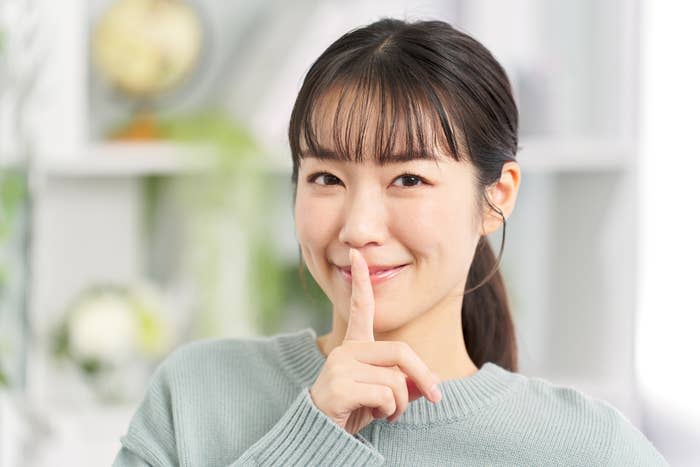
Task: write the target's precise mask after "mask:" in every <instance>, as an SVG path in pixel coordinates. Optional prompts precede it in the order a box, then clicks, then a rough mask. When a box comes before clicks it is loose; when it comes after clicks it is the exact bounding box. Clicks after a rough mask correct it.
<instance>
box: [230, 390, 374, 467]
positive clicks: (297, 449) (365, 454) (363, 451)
mask: <svg viewBox="0 0 700 467" xmlns="http://www.w3.org/2000/svg"><path fill="white" fill-rule="evenodd" d="M382 464H384V456H383V455H382V454H381V453H380V452H379V451H377V450H376V449H375V448H374V446H372V444H371V443H370V442H369V441H367V440H366V439H365V438H364V437H363V436H362V435H360V434H359V433H358V434H356V435H354V436H353V435H351V434H350V433H348V432H347V431H345V430H344V429H342V428H341V427H339V426H338V425H337V424H336V423H335V422H333V420H331V419H330V418H329V417H328V416H327V415H326V414H324V413H323V412H321V411H320V410H319V409H318V408H317V407H316V405H315V404H314V403H313V401H312V400H311V395H310V394H309V389H308V388H303V389H302V390H301V392H300V393H299V395H298V396H297V398H296V399H295V400H294V402H293V403H292V405H291V406H290V407H289V409H288V410H287V411H286V412H285V414H284V415H283V416H282V418H280V420H279V421H278V422H277V423H276V424H275V425H274V426H273V427H272V429H271V430H270V431H268V432H267V433H266V434H265V436H263V437H262V438H260V439H259V440H258V441H257V442H256V443H255V444H253V445H252V446H251V447H250V448H248V450H246V452H244V453H243V455H242V456H241V457H240V458H239V459H238V460H236V462H234V463H233V464H231V466H230V467H234V466H243V465H263V466H267V465H269V466H273V465H285V466H286V465H300V466H302V465H304V466H305V465H363V466H377V465H382Z"/></svg>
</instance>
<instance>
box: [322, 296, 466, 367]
mask: <svg viewBox="0 0 700 467" xmlns="http://www.w3.org/2000/svg"><path fill="white" fill-rule="evenodd" d="M461 298H462V297H461V296H460V297H459V300H454V299H453V300H451V303H444V304H441V305H440V306H437V307H434V308H433V309H431V310H429V311H427V312H425V313H422V314H421V315H420V316H418V317H417V318H416V319H414V320H412V321H410V322H408V323H405V324H404V325H402V326H401V327H398V328H394V329H389V330H386V331H377V330H376V329H375V331H374V340H375V341H401V342H405V343H407V344H408V345H410V346H411V348H412V349H413V350H414V351H415V352H416V354H418V356H419V357H420V358H421V360H423V361H424V362H425V364H426V365H427V366H428V368H430V369H431V370H432V371H433V372H435V373H436V374H437V375H438V377H439V378H440V379H441V380H442V381H445V380H450V379H458V378H464V377H466V376H471V375H473V374H474V373H476V372H477V371H478V370H479V369H478V367H477V366H476V365H475V364H474V363H473V362H472V360H471V358H470V357H469V354H468V353H467V348H466V345H465V342H464V336H463V334H462V326H461V311H462V310H461V304H462V302H461ZM457 301H458V302H459V303H457V305H458V306H457V307H455V306H454V304H455V302H457ZM375 325H376V323H375ZM346 332H347V321H345V320H344V319H342V318H341V317H340V314H339V313H338V312H336V311H335V310H334V312H333V326H332V329H331V331H330V332H329V333H328V334H325V335H323V336H321V337H319V338H318V339H317V345H318V347H319V349H320V350H321V352H322V353H323V354H324V355H325V356H328V354H329V353H330V352H331V351H332V350H333V349H334V348H335V347H337V346H339V345H341V344H342V343H343V340H344V339H345V334H346Z"/></svg>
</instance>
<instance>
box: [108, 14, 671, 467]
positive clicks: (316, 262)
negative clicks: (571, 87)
mask: <svg viewBox="0 0 700 467" xmlns="http://www.w3.org/2000/svg"><path fill="white" fill-rule="evenodd" d="M517 132H518V112H517V108H516V105H515V102H514V99H513V96H512V93H511V86H510V84H509V81H508V78H507V76H506V74H505V72H504V70H503V69H502V67H501V66H500V65H499V64H498V63H497V62H496V60H495V59H494V58H493V56H492V55H491V54H490V53H489V52H488V51H487V50H486V49H485V48H484V47H483V46H482V45H481V44H480V43H479V42H477V41H475V40H474V39H473V38H471V37H469V36H467V35H465V34H464V33H462V32H460V31H458V30H456V29H454V28H453V27H451V26H450V25H449V24H447V23H444V22H440V21H422V22H413V23H408V22H404V21H400V20H395V19H383V20H380V21H377V22H375V23H373V24H370V25H368V26H366V27H363V28H359V29H356V30H353V31H350V32H348V33H347V34H345V35H343V36H342V37H341V38H339V39H338V40H337V41H336V42H334V43H333V44H332V45H331V46H330V47H328V49H326V51H325V52H324V53H323V54H322V55H321V56H320V57H319V58H318V59H317V60H316V62H315V63H314V64H313V66H312V67H311V68H310V70H309V71H308V73H307V76H306V78H305V81H304V83H303V85H302V87H301V90H300V92H299V95H298V97H297V100H296V103H295V105H294V109H293V111H292V115H291V120H290V125H289V142H290V147H291V153H292V157H293V174H292V180H293V182H294V186H295V195H294V217H295V223H296V235H297V239H298V241H299V245H300V252H301V256H302V258H303V261H304V263H305V264H306V266H307V267H308V269H309V271H310V272H311V274H312V275H313V277H314V279H315V280H316V281H317V282H318V284H319V285H320V286H321V288H322V289H323V291H324V292H325V293H326V294H327V296H328V298H329V299H330V301H331V302H332V304H333V326H332V329H331V331H330V332H329V333H328V334H326V335H324V336H321V337H318V338H317V337H316V334H315V332H314V331H313V329H311V328H306V329H303V330H300V331H297V332H291V333H284V334H277V335H275V336H271V337H266V338H256V339H214V340H200V341H197V342H194V343H190V344H188V345H185V346H182V347H181V348H180V349H178V350H177V351H176V352H174V353H173V354H172V355H170V356H169V357H168V358H167V359H166V360H165V361H164V362H163V363H162V364H161V365H160V366H159V367H158V369H157V370H156V372H155V374H154V376H153V379H152V382H151V385H150V388H149V390H148V393H147V395H146V397H145V399H144V401H143V402H142V404H141V406H140V407H139V409H138V411H137V412H136V414H135V415H134V418H133V420H132V422H131V425H130V426H129V430H128V433H127V434H126V435H125V436H124V437H122V439H121V441H122V445H123V446H122V449H121V450H120V451H119V453H118V455H117V458H116V460H115V465H120V466H121V465H177V464H182V465H191V466H205V465H206V466H223V465H285V466H286V465H448V464H449V465H453V464H459V465H494V464H498V465H545V464H546V465H572V464H576V465H667V464H666V462H665V461H664V459H663V458H662V457H661V455H660V454H659V453H658V452H657V451H656V450H655V449H654V447H653V446H652V444H651V443H650V442H649V441H648V440H647V439H646V438H645V437H644V435H643V434H642V433H641V432H640V431H639V430H637V429H636V428H635V427H634V426H633V425H632V424H631V423H630V422H629V421H628V420H627V419H626V418H625V417H624V416H623V415H622V414H621V413H620V412H619V411H618V410H616V409H615V408H614V407H612V406H611V405H609V404H608V403H606V402H604V401H600V400H595V399H592V398H589V397H587V396H586V395H584V394H582V393H580V392H578V391H576V390H574V389H571V388H564V387H557V386H554V385H553V384H551V383H549V382H546V381H544V380H542V379H539V378H528V377H526V376H524V375H521V374H519V373H517V353H516V344H515V333H514V330H513V323H512V320H511V316H510V310H509V305H508V300H507V295H506V291H505V287H504V284H503V281H502V278H501V276H500V273H499V272H498V262H497V261H496V259H495V258H494V255H493V252H492V250H491V248H490V247H489V244H488V243H487V241H486V236H487V235H488V234H489V233H492V232H495V231H496V230H497V229H498V228H500V227H501V224H502V225H503V238H505V223H506V218H507V217H508V216H509V215H510V214H511V212H512V210H513V208H514V206H515V200H516V197H517V192H518V187H519V184H520V169H519V166H518V163H517V162H516V160H515V155H516V151H517V142H518V135H517ZM502 251H503V243H502V242H501V253H502ZM499 260H500V254H499ZM436 388H437V389H436Z"/></svg>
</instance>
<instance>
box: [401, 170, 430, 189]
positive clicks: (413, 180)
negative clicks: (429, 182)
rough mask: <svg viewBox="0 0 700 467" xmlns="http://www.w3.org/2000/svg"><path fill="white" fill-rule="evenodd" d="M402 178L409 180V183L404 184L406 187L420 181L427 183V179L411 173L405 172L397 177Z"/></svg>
mask: <svg viewBox="0 0 700 467" xmlns="http://www.w3.org/2000/svg"><path fill="white" fill-rule="evenodd" d="M402 179H403V180H407V181H408V185H404V186H406V187H412V186H417V185H418V184H419V183H421V184H425V180H424V179H423V178H422V177H419V176H418V175H414V174H410V173H404V174H401V175H399V176H398V177H396V180H402Z"/></svg>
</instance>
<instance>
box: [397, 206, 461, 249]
mask: <svg viewBox="0 0 700 467" xmlns="http://www.w3.org/2000/svg"><path fill="white" fill-rule="evenodd" d="M405 211H406V212H396V213H395V217H394V218H395V219H400V221H399V222H398V223H397V236H399V238H400V239H401V242H402V243H404V245H405V246H406V247H407V248H408V249H410V250H411V251H413V252H414V254H415V255H416V256H417V257H418V259H419V260H420V259H424V260H425V259H427V260H431V259H432V260H437V261H445V260H448V259H450V258H451V257H455V256H460V252H461V251H462V248H464V246H465V245H466V244H467V243H468V242H469V238H470V236H471V235H473V234H472V233H471V229H472V223H473V222H472V221H471V218H470V217H469V216H470V213H469V212H468V209H467V208H466V207H462V206H460V205H458V204H455V202H453V201H448V200H445V199H443V198H435V199H429V200H425V201H422V202H420V203H413V204H410V205H407V206H406V210H405Z"/></svg>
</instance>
